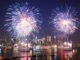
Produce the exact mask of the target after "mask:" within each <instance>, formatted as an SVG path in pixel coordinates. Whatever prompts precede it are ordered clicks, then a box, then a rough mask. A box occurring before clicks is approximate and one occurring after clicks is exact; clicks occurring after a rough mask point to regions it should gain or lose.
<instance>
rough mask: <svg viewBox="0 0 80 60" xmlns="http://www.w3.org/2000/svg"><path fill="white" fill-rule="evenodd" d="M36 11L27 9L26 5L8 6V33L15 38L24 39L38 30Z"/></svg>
mask: <svg viewBox="0 0 80 60" xmlns="http://www.w3.org/2000/svg"><path fill="white" fill-rule="evenodd" d="M38 16H39V12H38V9H35V8H33V7H32V8H29V6H28V4H27V3H26V4H23V3H22V4H18V3H16V4H15V5H14V6H10V7H9V8H8V12H7V18H8V19H7V20H6V21H8V23H7V24H5V26H8V27H9V28H8V32H10V33H11V35H12V36H15V37H26V36H29V35H30V34H33V33H34V32H37V30H38V27H39V26H38V22H39V20H38Z"/></svg>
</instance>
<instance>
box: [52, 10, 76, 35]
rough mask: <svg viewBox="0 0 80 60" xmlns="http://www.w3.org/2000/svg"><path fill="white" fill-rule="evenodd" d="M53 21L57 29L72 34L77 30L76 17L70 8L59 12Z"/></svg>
mask: <svg viewBox="0 0 80 60" xmlns="http://www.w3.org/2000/svg"><path fill="white" fill-rule="evenodd" d="M53 23H54V27H55V28H56V30H57V31H59V32H62V33H65V34H72V33H74V32H75V30H76V19H75V18H73V15H72V14H71V13H70V11H69V10H67V11H66V12H59V13H57V14H56V16H55V17H54V19H53Z"/></svg>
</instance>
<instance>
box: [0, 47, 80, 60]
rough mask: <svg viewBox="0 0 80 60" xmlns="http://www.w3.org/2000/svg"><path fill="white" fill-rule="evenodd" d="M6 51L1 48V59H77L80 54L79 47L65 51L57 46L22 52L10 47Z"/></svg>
mask: <svg viewBox="0 0 80 60" xmlns="http://www.w3.org/2000/svg"><path fill="white" fill-rule="evenodd" d="M6 52H7V53H5V51H4V50H3V49H1V52H0V59H4V58H5V57H6V58H9V59H14V60H72V59H73V60H75V59H77V55H78V50H77V49H73V50H70V51H65V50H63V49H57V48H52V49H43V50H40V51H30V52H20V51H17V50H15V51H13V52H12V50H9V49H8V50H6ZM74 56H76V57H74ZM11 57H12V58H11ZM72 57H74V58H72ZM79 57H80V56H79ZM77 60H78V59H77Z"/></svg>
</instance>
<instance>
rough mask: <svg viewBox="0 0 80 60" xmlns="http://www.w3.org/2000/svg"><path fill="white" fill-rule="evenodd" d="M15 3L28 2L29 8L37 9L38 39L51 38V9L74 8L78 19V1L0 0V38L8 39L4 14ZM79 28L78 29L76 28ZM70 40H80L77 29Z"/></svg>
mask: <svg viewBox="0 0 80 60" xmlns="http://www.w3.org/2000/svg"><path fill="white" fill-rule="evenodd" d="M15 2H17V3H21V2H28V3H29V6H34V7H36V8H39V10H40V13H41V17H40V18H41V21H43V23H42V24H41V29H40V30H39V34H38V37H39V38H41V37H45V36H48V35H51V36H53V35H54V33H53V30H55V29H54V28H52V26H51V24H49V21H51V19H50V18H49V17H50V16H51V13H52V11H53V9H55V8H57V7H63V8H65V6H71V7H74V8H75V10H76V11H77V12H78V13H77V17H78V18H79V19H80V17H79V16H80V0H0V38H4V37H9V33H7V32H6V28H8V27H4V24H5V23H6V22H5V19H6V18H5V14H6V11H7V8H8V7H9V5H13V4H14V3H15ZM78 28H79V27H78ZM71 40H73V41H79V40H80V29H78V30H77V31H76V32H75V33H74V34H72V35H71Z"/></svg>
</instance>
